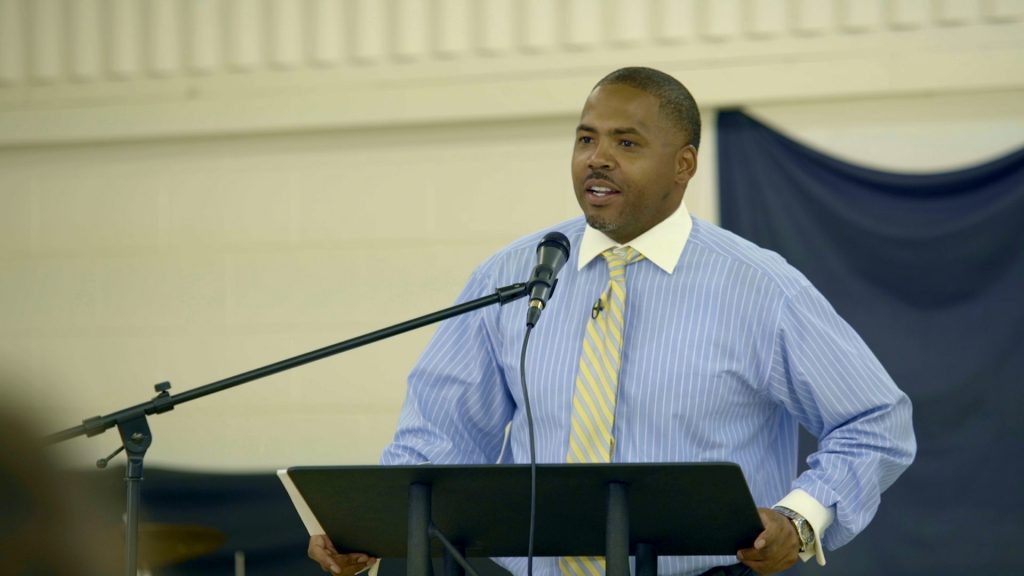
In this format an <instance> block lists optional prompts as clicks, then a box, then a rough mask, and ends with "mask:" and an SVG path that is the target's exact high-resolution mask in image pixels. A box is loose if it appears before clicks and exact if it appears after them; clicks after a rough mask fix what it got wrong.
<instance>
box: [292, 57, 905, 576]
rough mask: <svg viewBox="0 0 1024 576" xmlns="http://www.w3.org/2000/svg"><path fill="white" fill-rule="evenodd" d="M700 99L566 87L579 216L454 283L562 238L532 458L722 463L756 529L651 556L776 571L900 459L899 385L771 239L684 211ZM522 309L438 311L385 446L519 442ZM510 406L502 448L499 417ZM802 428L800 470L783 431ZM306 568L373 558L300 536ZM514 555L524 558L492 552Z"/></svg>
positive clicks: (829, 544)
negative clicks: (575, 101) (806, 442)
mask: <svg viewBox="0 0 1024 576" xmlns="http://www.w3.org/2000/svg"><path fill="white" fill-rule="evenodd" d="M700 129H701V127H700V114H699V111H698V109H697V105H696V103H695V102H694V100H693V98H692V96H691V95H690V93H689V91H688V90H687V89H686V88H685V87H684V86H683V85H682V84H681V83H679V82H678V81H677V80H675V79H674V78H672V77H671V76H668V75H667V74H664V73H662V72H659V71H656V70H652V69H649V68H624V69H621V70H616V71H615V72H612V73H611V74H609V75H608V76H606V77H605V78H603V79H602V80H601V81H599V82H598V83H597V85H596V86H595V87H594V89H593V90H592V91H591V93H590V95H589V96H588V98H587V100H586V102H585V103H584V105H583V111H582V114H581V115H580V122H579V126H578V127H577V128H576V139H575V145H574V147H573V154H572V180H573V188H574V189H575V193H576V199H577V201H578V202H579V205H580V209H581V210H582V212H583V214H582V216H581V217H578V218H575V219H573V220H570V221H568V222H564V223H562V224H559V225H557V226H554V227H552V228H550V229H547V230H542V231H539V232H537V233H536V234H533V235H530V236H527V237H525V238H523V239H521V240H519V241H517V242H514V243H513V244H511V245H510V246H508V247H506V248H505V249H503V250H501V251H500V252H498V253H497V254H495V255H494V256H492V257H491V258H490V259H488V260H487V261H485V262H484V263H483V264H482V265H480V267H479V268H477V270H476V271H475V272H474V273H473V275H472V277H471V278H470V280H469V283H468V284H467V285H466V287H465V289H464V290H463V292H462V294H461V296H460V297H459V300H460V301H465V300H470V299H473V298H477V297H481V296H484V295H487V294H491V293H493V292H494V290H495V288H497V287H499V286H505V285H509V284H513V283H516V282H522V281H523V280H524V279H525V278H528V277H529V276H530V272H531V270H532V269H533V267H534V264H535V262H536V255H535V250H536V246H537V244H538V241H540V239H541V238H542V237H544V236H545V235H546V234H548V233H550V232H553V231H557V232H561V233H563V234H565V236H566V237H567V238H568V239H569V242H570V244H571V251H570V253H569V257H568V259H567V262H566V264H565V266H564V268H563V269H562V271H561V273H560V275H559V278H558V289H557V293H556V294H555V295H554V296H553V297H552V298H551V299H550V301H548V302H547V304H546V306H545V307H544V310H543V319H542V325H541V326H540V329H538V330H535V331H534V333H533V335H532V337H531V338H532V342H531V345H530V356H529V361H528V362H527V366H526V369H527V378H526V379H527V382H528V383H529V396H530V401H531V405H532V408H533V414H534V419H535V430H536V455H537V461H538V462H706V461H729V462H735V463H737V464H738V465H739V466H740V467H741V468H742V469H743V473H744V475H745V477H746V478H747V481H748V482H749V484H750V491H751V493H752V495H753V497H754V501H755V502H756V503H757V505H758V506H759V507H760V508H759V509H758V512H759V513H760V516H761V521H762V522H763V524H764V527H765V528H764V531H763V532H762V533H761V534H760V535H759V536H758V537H757V539H756V541H755V544H754V546H753V547H752V548H749V549H745V550H737V551H736V555H735V556H734V557H733V556H723V557H707V556H694V557H663V558H660V559H659V565H658V573H659V574H672V575H697V574H709V575H711V574H714V575H733V574H737V575H738V574H749V573H751V572H752V571H753V572H756V573H759V574H770V573H774V572H778V571H781V570H784V569H786V568H788V567H789V566H791V565H793V564H794V563H795V562H796V561H797V559H798V558H802V559H804V560H808V559H810V558H816V559H817V561H818V562H819V563H820V564H824V563H825V551H826V550H829V549H835V548H838V547H840V546H842V545H843V544H845V543H847V542H849V541H850V540H851V539H852V538H853V537H854V536H856V535H857V534H858V533H859V532H860V531H861V530H863V529H864V528H865V526H866V525H867V524H868V522H869V521H870V520H871V518H872V517H873V516H874V514H875V511H876V509H877V507H878V505H879V500H880V497H881V493H882V492H883V491H884V490H885V489H886V488H888V487H889V485H891V484H892V483H893V482H894V481H895V480H896V478H897V477H898V476H899V475H900V474H901V473H902V472H903V470H904V469H906V467H907V466H908V465H909V464H910V463H911V461H912V460H913V458H914V453H915V450H916V444H915V439H914V433H913V428H912V423H911V405H910V400H909V399H908V398H907V396H906V395H905V394H904V393H903V392H902V391H900V390H899V388H897V387H896V385H895V384H894V383H893V381H892V379H891V378H890V377H889V375H888V374H887V373H886V372H885V369H884V368H883V367H882V366H881V364H880V363H879V362H878V360H877V359H876V358H875V356H874V355H873V354H872V353H871V351H870V350H869V349H868V347H867V346H866V345H865V344H864V342H863V341H862V340H861V338H860V337H859V336H857V334H856V333H855V332H854V331H853V330H852V329H851V328H850V326H849V325H848V324H847V323H846V322H845V321H843V319H841V318H840V317H839V316H838V315H837V314H836V312H835V311H834V310H833V309H832V307H831V306H830V305H829V303H828V302H827V301H826V300H825V299H824V297H822V295H821V294H820V293H819V292H818V291H817V290H816V289H815V288H814V287H813V286H812V285H811V284H810V283H809V282H808V280H807V279H806V278H805V277H804V276H803V275H802V274H800V273H799V272H798V271H797V270H795V269H794V268H792V267H791V266H789V265H788V264H787V263H786V262H785V261H784V260H783V259H782V258H781V257H780V256H779V255H777V254H775V253H773V252H769V251H767V250H764V249H761V248H759V247H757V246H755V245H753V244H751V243H749V242H747V241H746V240H743V239H742V238H739V237H737V236H736V235H734V234H731V233H729V232H727V231H725V230H723V229H721V228H718V227H716V226H714V225H712V224H709V223H707V222H703V221H701V220H699V219H696V218H694V217H692V216H691V215H690V213H689V212H688V211H687V209H686V205H685V203H684V202H683V197H684V194H685V192H686V186H687V184H688V182H689V181H690V179H691V178H692V177H693V176H694V174H695V173H696V170H697V152H698V150H699V148H700ZM523 318H524V314H523V310H522V309H521V308H520V307H515V306H507V307H491V308H486V309H483V310H480V311H477V312H474V313H472V314H466V315H463V316H459V317H457V318H453V319H451V320H448V321H445V322H444V323H442V324H441V326H440V327H439V328H438V330H437V333H436V334H435V335H434V337H433V339H432V340H431V342H430V345H429V346H428V347H427V349H426V351H425V352H424V354H423V356H422V357H421V358H420V360H419V362H418V363H417V364H416V366H415V368H414V369H413V371H412V373H411V375H410V376H409V387H408V393H407V397H406V400H405V404H404V406H403V408H402V413H401V418H400V421H399V424H398V429H397V431H396V432H395V437H394V440H393V441H392V443H391V444H390V445H389V446H388V447H387V448H386V449H385V451H384V454H383V456H382V457H381V462H382V463H383V464H420V463H424V462H431V463H435V464H485V463H494V462H497V461H498V459H499V456H500V455H501V454H502V453H503V448H505V449H506V450H505V459H506V460H510V461H512V462H518V463H521V462H529V459H530V454H529V432H528V429H527V421H526V413H525V406H524V399H523V395H522V392H521V390H520V387H519V381H520V380H519V368H520V351H521V350H520V346H521V343H522V340H523V336H524V333H525V331H526V324H525V322H524V321H523ZM506 426H510V433H509V439H508V443H509V444H508V446H507V447H506V446H504V438H505V435H504V432H505V429H506ZM798 426H803V427H804V428H805V429H807V430H808V431H809V432H810V433H812V434H813V435H814V436H815V437H817V439H818V448H817V451H816V452H814V453H813V454H812V455H811V456H810V457H809V459H808V464H809V469H808V470H806V471H805V472H803V473H802V474H800V475H799V476H798V475H797V474H796V472H797V432H798V429H797V427H798ZM309 555H310V557H311V558H312V559H313V560H315V561H316V562H318V563H319V564H320V565H321V567H322V568H324V570H327V571H331V572H334V573H337V574H352V573H354V572H356V571H357V570H359V569H361V568H363V567H365V565H366V564H367V563H369V562H372V560H371V559H369V558H367V557H366V556H365V555H364V554H348V553H342V554H338V553H337V552H336V551H335V550H334V547H333V545H332V544H331V543H330V541H329V540H328V539H327V538H326V537H325V536H314V537H313V538H311V540H310V547H309ZM500 562H501V563H502V564H503V565H504V566H505V567H506V568H508V569H509V570H510V571H511V572H513V573H515V574H525V572H526V560H525V559H502V560H500ZM535 573H536V574H539V575H549V576H554V575H566V574H569V575H587V576H590V575H594V576H597V575H601V574H604V565H603V559H602V558H599V557H594V558H539V559H537V563H536V565H535Z"/></svg>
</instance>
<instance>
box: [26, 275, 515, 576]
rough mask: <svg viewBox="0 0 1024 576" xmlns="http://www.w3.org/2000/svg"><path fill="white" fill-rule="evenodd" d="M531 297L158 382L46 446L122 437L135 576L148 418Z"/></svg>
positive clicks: (458, 309)
mask: <svg viewBox="0 0 1024 576" xmlns="http://www.w3.org/2000/svg"><path fill="white" fill-rule="evenodd" d="M527 294H529V288H528V287H527V284H526V283H525V282H524V283H519V284H511V285H509V286H504V287H501V288H498V289H497V290H496V291H495V292H494V293H493V294H490V295H488V296H484V297H481V298H477V299H475V300H470V301H468V302H463V303H462V304H456V305H455V306H452V307H450V308H445V309H443V310H439V311H437V312H433V313H431V314H427V315H425V316H420V317H419V318H414V319H412V320H408V321H406V322H402V323H400V324H395V325H393V326H389V327H387V328H382V329H380V330H376V331H374V332H370V333H368V334H364V335H362V336H357V337H355V338H352V339H349V340H345V341H344V342H339V343H337V344H333V345H331V346H326V347H324V348H320V349H318V350H314V351H312V352H307V353H305V354H300V355H299V356H294V357H292V358H288V359H286V360H281V361H280V362H275V363H273V364H268V365H267V366H263V367H262V368H256V369H255V370H250V371H248V372H244V373H242V374H238V375H236V376H231V377H230V378H224V379H223V380H218V381H216V382H211V383H210V384H207V385H205V386H200V387H198V388H193V389H191V390H186V391H185V392H182V393H180V394H175V395H173V396H172V395H171V393H170V392H168V390H169V389H170V388H171V384H170V382H161V383H160V384H157V385H156V386H155V389H156V392H157V395H156V397H155V398H153V399H152V400H150V401H149V402H143V403H141V404H136V405H135V406H131V407H129V408H125V409H123V410H118V411H117V412H112V413H110V414H107V415H106V416H94V417H92V418H86V419H85V420H83V421H82V424H80V425H78V426H73V427H71V428H67V429H65V430H61V431H60V432H56V433H53V434H50V435H49V436H47V437H46V438H45V441H46V443H47V444H56V443H58V442H63V441H65V440H70V439H72V438H77V437H78V436H96V435H98V434H102V433H103V432H105V431H107V430H109V429H110V428H113V427H114V426H117V428H118V430H119V431H120V434H121V442H122V447H123V449H124V451H125V452H126V453H127V455H128V466H127V467H126V468H125V483H126V485H127V510H126V513H125V516H126V524H127V525H126V527H125V528H126V529H125V575H126V576H137V573H138V549H139V546H138V542H139V508H140V504H141V499H142V486H141V483H142V469H143V459H144V458H145V456H146V450H147V449H149V447H150V445H152V443H153V435H152V433H151V432H150V429H149V422H148V421H147V419H146V416H148V415H150V414H160V413H163V412H167V411H168V410H173V409H174V407H175V406H176V405H178V404H182V403H184V402H188V401H190V400H195V399H197V398H202V397H203V396H207V395H210V394H214V393H216V392H220V391H222V390H226V389H228V388H233V387H235V386H238V385H239V384H245V383H247V382H252V381H253V380H258V379H260V378H264V377H266V376H271V375H273V374H277V373H278V372H284V371H285V370H290V369H292V368H297V367H299V366H302V365H303V364H309V363H310V362H315V361H317V360H322V359H324V358H327V357H328V356H334V355H335V354H340V353H342V352H347V351H348V350H352V349H353V348H359V347H360V346H365V345H367V344H371V343H373V342H376V341H378V340H383V339H385V338H390V337H392V336H397V335H399V334H403V333H405V332H409V331H410V330H415V329H417V328H422V327H423V326H427V325H430V324H434V323H435V322H440V321H441V320H446V319H448V318H451V317H453V316H458V315H460V314H465V313H467V312H472V311H473V310H476V309H478V308H483V307H485V306H490V305H492V304H501V305H504V304H508V303H509V302H512V301H515V300H518V299H520V298H522V297H524V296H526V295H527ZM120 451H121V449H118V450H117V451H115V452H114V454H111V455H110V457H108V458H102V459H100V460H99V461H97V463H96V465H97V467H99V468H104V467H106V464H107V461H108V460H109V459H110V458H112V457H113V456H115V455H116V454H117V452H120Z"/></svg>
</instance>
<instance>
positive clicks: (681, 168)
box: [676, 144, 697, 186]
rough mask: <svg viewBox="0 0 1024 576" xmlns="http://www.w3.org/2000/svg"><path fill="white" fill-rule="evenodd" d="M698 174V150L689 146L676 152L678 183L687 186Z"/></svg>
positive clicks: (691, 145)
mask: <svg viewBox="0 0 1024 576" xmlns="http://www.w3.org/2000/svg"><path fill="white" fill-rule="evenodd" d="M696 173H697V149H696V148H694V146H693V144H687V145H686V146H683V147H682V148H680V149H679V152H676V182H677V183H679V184H682V185H684V186H685V185H686V183H687V182H689V181H690V178H693V176H694V174H696Z"/></svg>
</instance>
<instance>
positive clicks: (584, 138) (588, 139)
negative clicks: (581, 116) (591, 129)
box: [576, 136, 594, 144]
mask: <svg viewBox="0 0 1024 576" xmlns="http://www.w3.org/2000/svg"><path fill="white" fill-rule="evenodd" d="M576 141H577V142H579V143H580V144H590V143H591V142H593V141H594V139H593V138H591V137H590V136H580V137H579V139H577V140H576Z"/></svg>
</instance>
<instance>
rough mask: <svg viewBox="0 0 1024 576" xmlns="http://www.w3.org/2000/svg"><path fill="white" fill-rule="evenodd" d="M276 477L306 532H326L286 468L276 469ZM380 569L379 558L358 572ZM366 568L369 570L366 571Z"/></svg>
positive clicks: (373, 573) (372, 575)
mask: <svg viewBox="0 0 1024 576" xmlns="http://www.w3.org/2000/svg"><path fill="white" fill-rule="evenodd" d="M277 477H278V478H279V479H280V480H281V484H284V489H285V492H287V493H288V497H289V498H291V499H292V506H294V507H295V511H296V512H298V513H299V519H300V520H302V525H303V526H305V527H306V532H308V533H309V535H310V536H316V535H318V534H326V532H324V529H323V526H321V525H320V521H319V520H317V519H316V515H315V514H313V511H312V510H311V509H310V508H309V504H307V503H306V499H305V498H303V497H302V494H300V493H299V489H298V488H296V487H295V483H294V482H292V478H291V476H289V475H288V471H287V470H278V471H277ZM378 569H380V558H378V559H377V562H376V563H374V565H373V566H370V567H369V568H367V569H366V570H363V571H362V572H359V574H363V573H367V574H368V576H377V570H378ZM367 570H368V571H369V572H367Z"/></svg>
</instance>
